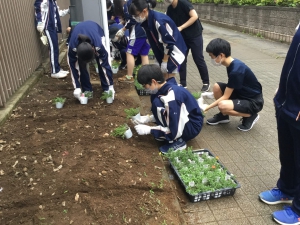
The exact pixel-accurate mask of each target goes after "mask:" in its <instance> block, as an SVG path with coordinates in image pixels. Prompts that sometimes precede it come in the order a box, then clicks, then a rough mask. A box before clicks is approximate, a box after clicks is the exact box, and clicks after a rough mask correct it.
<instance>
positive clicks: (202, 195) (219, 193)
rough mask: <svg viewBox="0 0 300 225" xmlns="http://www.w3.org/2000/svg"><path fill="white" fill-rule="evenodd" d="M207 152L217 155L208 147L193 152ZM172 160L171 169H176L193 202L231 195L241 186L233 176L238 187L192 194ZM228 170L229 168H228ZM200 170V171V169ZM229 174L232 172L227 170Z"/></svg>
mask: <svg viewBox="0 0 300 225" xmlns="http://www.w3.org/2000/svg"><path fill="white" fill-rule="evenodd" d="M205 152H208V153H209V155H210V156H213V157H215V156H214V155H213V154H212V153H211V152H210V151H209V150H207V149H201V150H194V151H193V153H194V154H203V153H205ZM169 162H170V166H171V169H172V170H173V171H174V173H175V175H176V176H177V178H178V179H179V181H180V184H181V185H182V186H183V187H184V190H185V193H186V194H187V195H188V197H189V199H190V201H191V202H200V201H202V200H209V199H215V198H220V197H223V196H230V195H234V193H235V190H236V189H237V188H240V187H241V185H240V184H239V183H238V182H237V180H236V179H234V178H231V179H233V181H234V182H235V183H236V184H237V187H235V188H224V189H220V190H216V191H213V192H202V193H199V194H197V195H191V194H190V193H188V192H187V191H186V186H185V184H184V182H183V180H182V179H181V177H180V174H179V172H178V171H177V169H176V168H175V167H174V166H173V164H172V163H171V161H170V160H169ZM217 162H218V163H219V164H220V165H221V166H222V167H223V169H226V167H225V166H224V165H223V164H222V163H221V162H220V161H219V160H217ZM226 170H227V169H226ZM199 172H200V171H199ZM227 174H228V175H230V174H231V173H230V172H229V171H228V170H227Z"/></svg>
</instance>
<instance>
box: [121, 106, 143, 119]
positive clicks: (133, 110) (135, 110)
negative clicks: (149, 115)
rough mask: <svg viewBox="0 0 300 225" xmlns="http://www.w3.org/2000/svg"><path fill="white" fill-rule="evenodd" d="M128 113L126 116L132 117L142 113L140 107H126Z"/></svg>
mask: <svg viewBox="0 0 300 225" xmlns="http://www.w3.org/2000/svg"><path fill="white" fill-rule="evenodd" d="M124 111H125V113H126V118H128V119H130V118H131V117H133V116H136V115H137V114H139V113H140V108H129V109H124Z"/></svg>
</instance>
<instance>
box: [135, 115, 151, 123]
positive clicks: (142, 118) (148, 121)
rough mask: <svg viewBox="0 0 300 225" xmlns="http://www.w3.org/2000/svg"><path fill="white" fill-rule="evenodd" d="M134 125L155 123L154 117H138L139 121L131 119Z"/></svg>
mask: <svg viewBox="0 0 300 225" xmlns="http://www.w3.org/2000/svg"><path fill="white" fill-rule="evenodd" d="M131 121H132V122H133V123H134V124H136V125H138V124H144V123H150V122H155V119H154V116H153V115H151V116H149V115H148V116H140V119H133V120H131Z"/></svg>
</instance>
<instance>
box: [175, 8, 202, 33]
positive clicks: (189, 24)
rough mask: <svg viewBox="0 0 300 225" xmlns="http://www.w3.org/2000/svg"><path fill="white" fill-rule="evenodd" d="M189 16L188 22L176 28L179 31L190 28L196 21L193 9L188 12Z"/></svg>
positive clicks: (195, 13) (196, 17)
mask: <svg viewBox="0 0 300 225" xmlns="http://www.w3.org/2000/svg"><path fill="white" fill-rule="evenodd" d="M189 16H190V18H189V20H188V21H186V22H185V23H184V24H182V25H181V26H180V27H178V30H179V31H182V30H183V29H185V28H187V27H189V26H191V25H192V24H193V23H195V21H196V20H197V19H198V14H197V12H196V10H195V9H192V10H190V12H189Z"/></svg>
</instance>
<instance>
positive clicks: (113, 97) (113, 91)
mask: <svg viewBox="0 0 300 225" xmlns="http://www.w3.org/2000/svg"><path fill="white" fill-rule="evenodd" d="M108 91H111V92H112V99H113V100H114V99H115V93H116V91H115V89H114V85H110V86H109V87H108Z"/></svg>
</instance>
